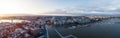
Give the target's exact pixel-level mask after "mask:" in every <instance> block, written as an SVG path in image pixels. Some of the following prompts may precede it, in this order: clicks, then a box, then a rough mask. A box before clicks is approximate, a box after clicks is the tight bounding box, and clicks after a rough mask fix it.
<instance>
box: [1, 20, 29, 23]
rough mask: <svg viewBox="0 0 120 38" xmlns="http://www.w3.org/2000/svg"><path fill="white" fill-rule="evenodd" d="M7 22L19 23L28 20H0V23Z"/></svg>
mask: <svg viewBox="0 0 120 38" xmlns="http://www.w3.org/2000/svg"><path fill="white" fill-rule="evenodd" d="M3 22H8V23H21V22H30V21H28V20H0V23H3Z"/></svg>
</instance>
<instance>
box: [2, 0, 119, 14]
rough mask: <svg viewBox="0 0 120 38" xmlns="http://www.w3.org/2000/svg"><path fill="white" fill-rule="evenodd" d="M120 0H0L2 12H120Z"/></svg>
mask: <svg viewBox="0 0 120 38" xmlns="http://www.w3.org/2000/svg"><path fill="white" fill-rule="evenodd" d="M119 1H120V0H0V14H120V3H119Z"/></svg>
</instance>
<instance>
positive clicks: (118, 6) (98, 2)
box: [54, 0, 120, 14]
mask: <svg viewBox="0 0 120 38" xmlns="http://www.w3.org/2000/svg"><path fill="white" fill-rule="evenodd" d="M119 1H120V0H91V1H86V2H84V3H83V2H82V3H80V5H77V6H74V7H69V8H64V9H61V10H60V11H59V10H57V11H55V12H54V13H58V14H60V13H62V14H120V2H119Z"/></svg>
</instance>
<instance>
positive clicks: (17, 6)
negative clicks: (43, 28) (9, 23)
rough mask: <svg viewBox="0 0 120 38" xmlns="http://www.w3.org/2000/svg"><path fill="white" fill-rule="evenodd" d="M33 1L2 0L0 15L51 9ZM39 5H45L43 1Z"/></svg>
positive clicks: (39, 11) (42, 11) (31, 12)
mask: <svg viewBox="0 0 120 38" xmlns="http://www.w3.org/2000/svg"><path fill="white" fill-rule="evenodd" d="M32 1H33V0H0V15H4V14H41V13H44V12H48V11H49V10H46V9H44V8H40V7H39V6H37V4H36V3H35V2H32ZM39 5H41V6H43V3H42V4H39ZM43 7H44V6H43Z"/></svg>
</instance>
